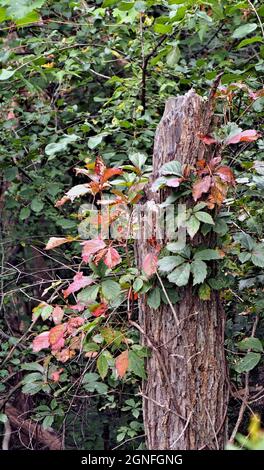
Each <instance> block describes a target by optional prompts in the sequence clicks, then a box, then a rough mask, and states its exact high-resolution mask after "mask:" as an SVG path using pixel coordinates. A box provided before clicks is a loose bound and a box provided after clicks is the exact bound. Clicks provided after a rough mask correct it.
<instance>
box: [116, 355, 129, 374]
mask: <svg viewBox="0 0 264 470" xmlns="http://www.w3.org/2000/svg"><path fill="white" fill-rule="evenodd" d="M115 366H116V370H117V374H118V376H119V377H121V378H122V377H124V375H125V373H126V371H127V369H128V349H127V350H126V351H123V352H122V353H121V354H119V356H117V358H116V360H115Z"/></svg>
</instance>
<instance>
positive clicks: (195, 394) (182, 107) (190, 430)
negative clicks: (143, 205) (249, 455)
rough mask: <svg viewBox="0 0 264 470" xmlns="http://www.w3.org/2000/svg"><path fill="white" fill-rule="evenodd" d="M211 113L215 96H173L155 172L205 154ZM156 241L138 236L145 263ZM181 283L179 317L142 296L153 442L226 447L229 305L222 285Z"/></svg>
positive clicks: (158, 139)
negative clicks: (205, 291) (201, 289)
mask: <svg viewBox="0 0 264 470" xmlns="http://www.w3.org/2000/svg"><path fill="white" fill-rule="evenodd" d="M209 101H210V100H209ZM211 118H212V110H211V109H210V102H206V101H204V100H203V99H202V98H201V97H200V96H198V95H197V94H196V93H195V92H194V91H193V90H191V91H189V92H188V93H187V94H186V95H184V96H180V97H178V98H171V99H169V100H168V102H167V103H166V108H165V112H164V115H163V117H162V120H161V122H160V124H159V126H158V128H157V131H156V136H155V144H154V154H153V175H152V176H153V179H156V178H157V176H158V170H159V168H160V167H161V166H162V165H163V164H164V163H166V162H168V161H171V160H178V161H180V162H181V163H182V164H184V163H189V164H195V162H196V161H197V160H198V159H201V158H203V157H204V153H205V145H204V144H203V143H202V142H201V140H200V139H199V138H198V136H197V134H198V133H202V134H206V133H208V130H209V127H210V122H211ZM210 157H211V156H210V155H206V158H208V159H210ZM164 197H165V195H164V192H163V191H160V192H159V193H153V192H151V190H148V191H147V199H148V200H154V201H155V202H156V203H160V202H162V201H163V200H164ZM141 229H142V226H141ZM149 249H150V247H149V244H148V242H147V241H142V240H140V241H139V242H138V243H137V246H136V253H137V258H138V265H139V267H141V266H142V260H143V259H144V257H145V255H146V253H148V252H149ZM175 288H176V286H175ZM180 291H181V300H180V302H179V303H177V304H175V305H174V310H175V311H176V314H177V317H178V320H179V323H178V324H177V321H176V320H175V314H173V311H172V309H171V307H170V306H169V305H165V304H162V305H161V307H160V308H159V309H157V310H153V309H151V308H149V307H148V306H147V303H146V298H144V297H143V298H141V300H140V305H139V308H140V313H139V324H140V330H141V332H142V342H143V344H145V345H147V346H148V347H149V348H150V350H151V356H150V357H149V359H148V360H147V377H148V378H147V380H146V381H145V383H144V384H143V392H142V395H143V412H144V424H145V432H146V435H147V447H148V448H149V449H153V450H154V449H159V450H163V449H171V450H177V449H181V450H185V449H189V450H194V449H222V448H223V446H224V442H225V438H226V411H227V401H228V387H227V373H226V362H225V354H224V345H223V341H224V327H225V317H224V312H223V309H222V306H221V303H220V301H219V297H218V293H217V292H216V291H213V292H212V294H211V299H210V301H201V300H200V299H199V297H198V294H197V293H196V290H195V289H194V288H193V287H191V286H187V287H185V288H180Z"/></svg>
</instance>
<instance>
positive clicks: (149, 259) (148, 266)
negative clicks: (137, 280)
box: [142, 253, 158, 276]
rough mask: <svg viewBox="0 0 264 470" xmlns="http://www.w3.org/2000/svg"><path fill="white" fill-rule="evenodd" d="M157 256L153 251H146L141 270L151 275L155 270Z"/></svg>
mask: <svg viewBox="0 0 264 470" xmlns="http://www.w3.org/2000/svg"><path fill="white" fill-rule="evenodd" d="M157 265H158V257H157V256H156V255H155V254H154V253H148V254H147V255H146V256H145V258H144V260H143V264H142V268H143V271H144V272H145V273H146V275H147V276H152V275H153V274H155V272H156V271H157Z"/></svg>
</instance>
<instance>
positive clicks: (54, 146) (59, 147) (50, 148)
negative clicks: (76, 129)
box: [45, 134, 80, 159]
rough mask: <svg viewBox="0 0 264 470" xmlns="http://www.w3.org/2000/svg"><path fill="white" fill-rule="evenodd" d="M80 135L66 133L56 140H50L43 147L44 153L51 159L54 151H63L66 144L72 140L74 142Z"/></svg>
mask: <svg viewBox="0 0 264 470" xmlns="http://www.w3.org/2000/svg"><path fill="white" fill-rule="evenodd" d="M79 138H80V137H79V136H78V135H75V134H71V135H67V136H65V137H62V138H61V139H60V140H58V142H52V143H51V144H48V145H47V146H46V147H45V153H46V155H48V156H49V157H50V159H52V158H53V157H54V156H55V155H56V153H59V152H62V151H65V150H66V149H67V146H68V145H69V144H71V143H73V142H76V140H78V139H79Z"/></svg>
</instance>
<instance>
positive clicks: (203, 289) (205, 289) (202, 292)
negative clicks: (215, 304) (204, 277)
mask: <svg viewBox="0 0 264 470" xmlns="http://www.w3.org/2000/svg"><path fill="white" fill-rule="evenodd" d="M198 295H199V299H201V300H210V297H211V289H210V286H208V284H206V282H204V283H203V284H202V285H201V286H200V287H199V291H198Z"/></svg>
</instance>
